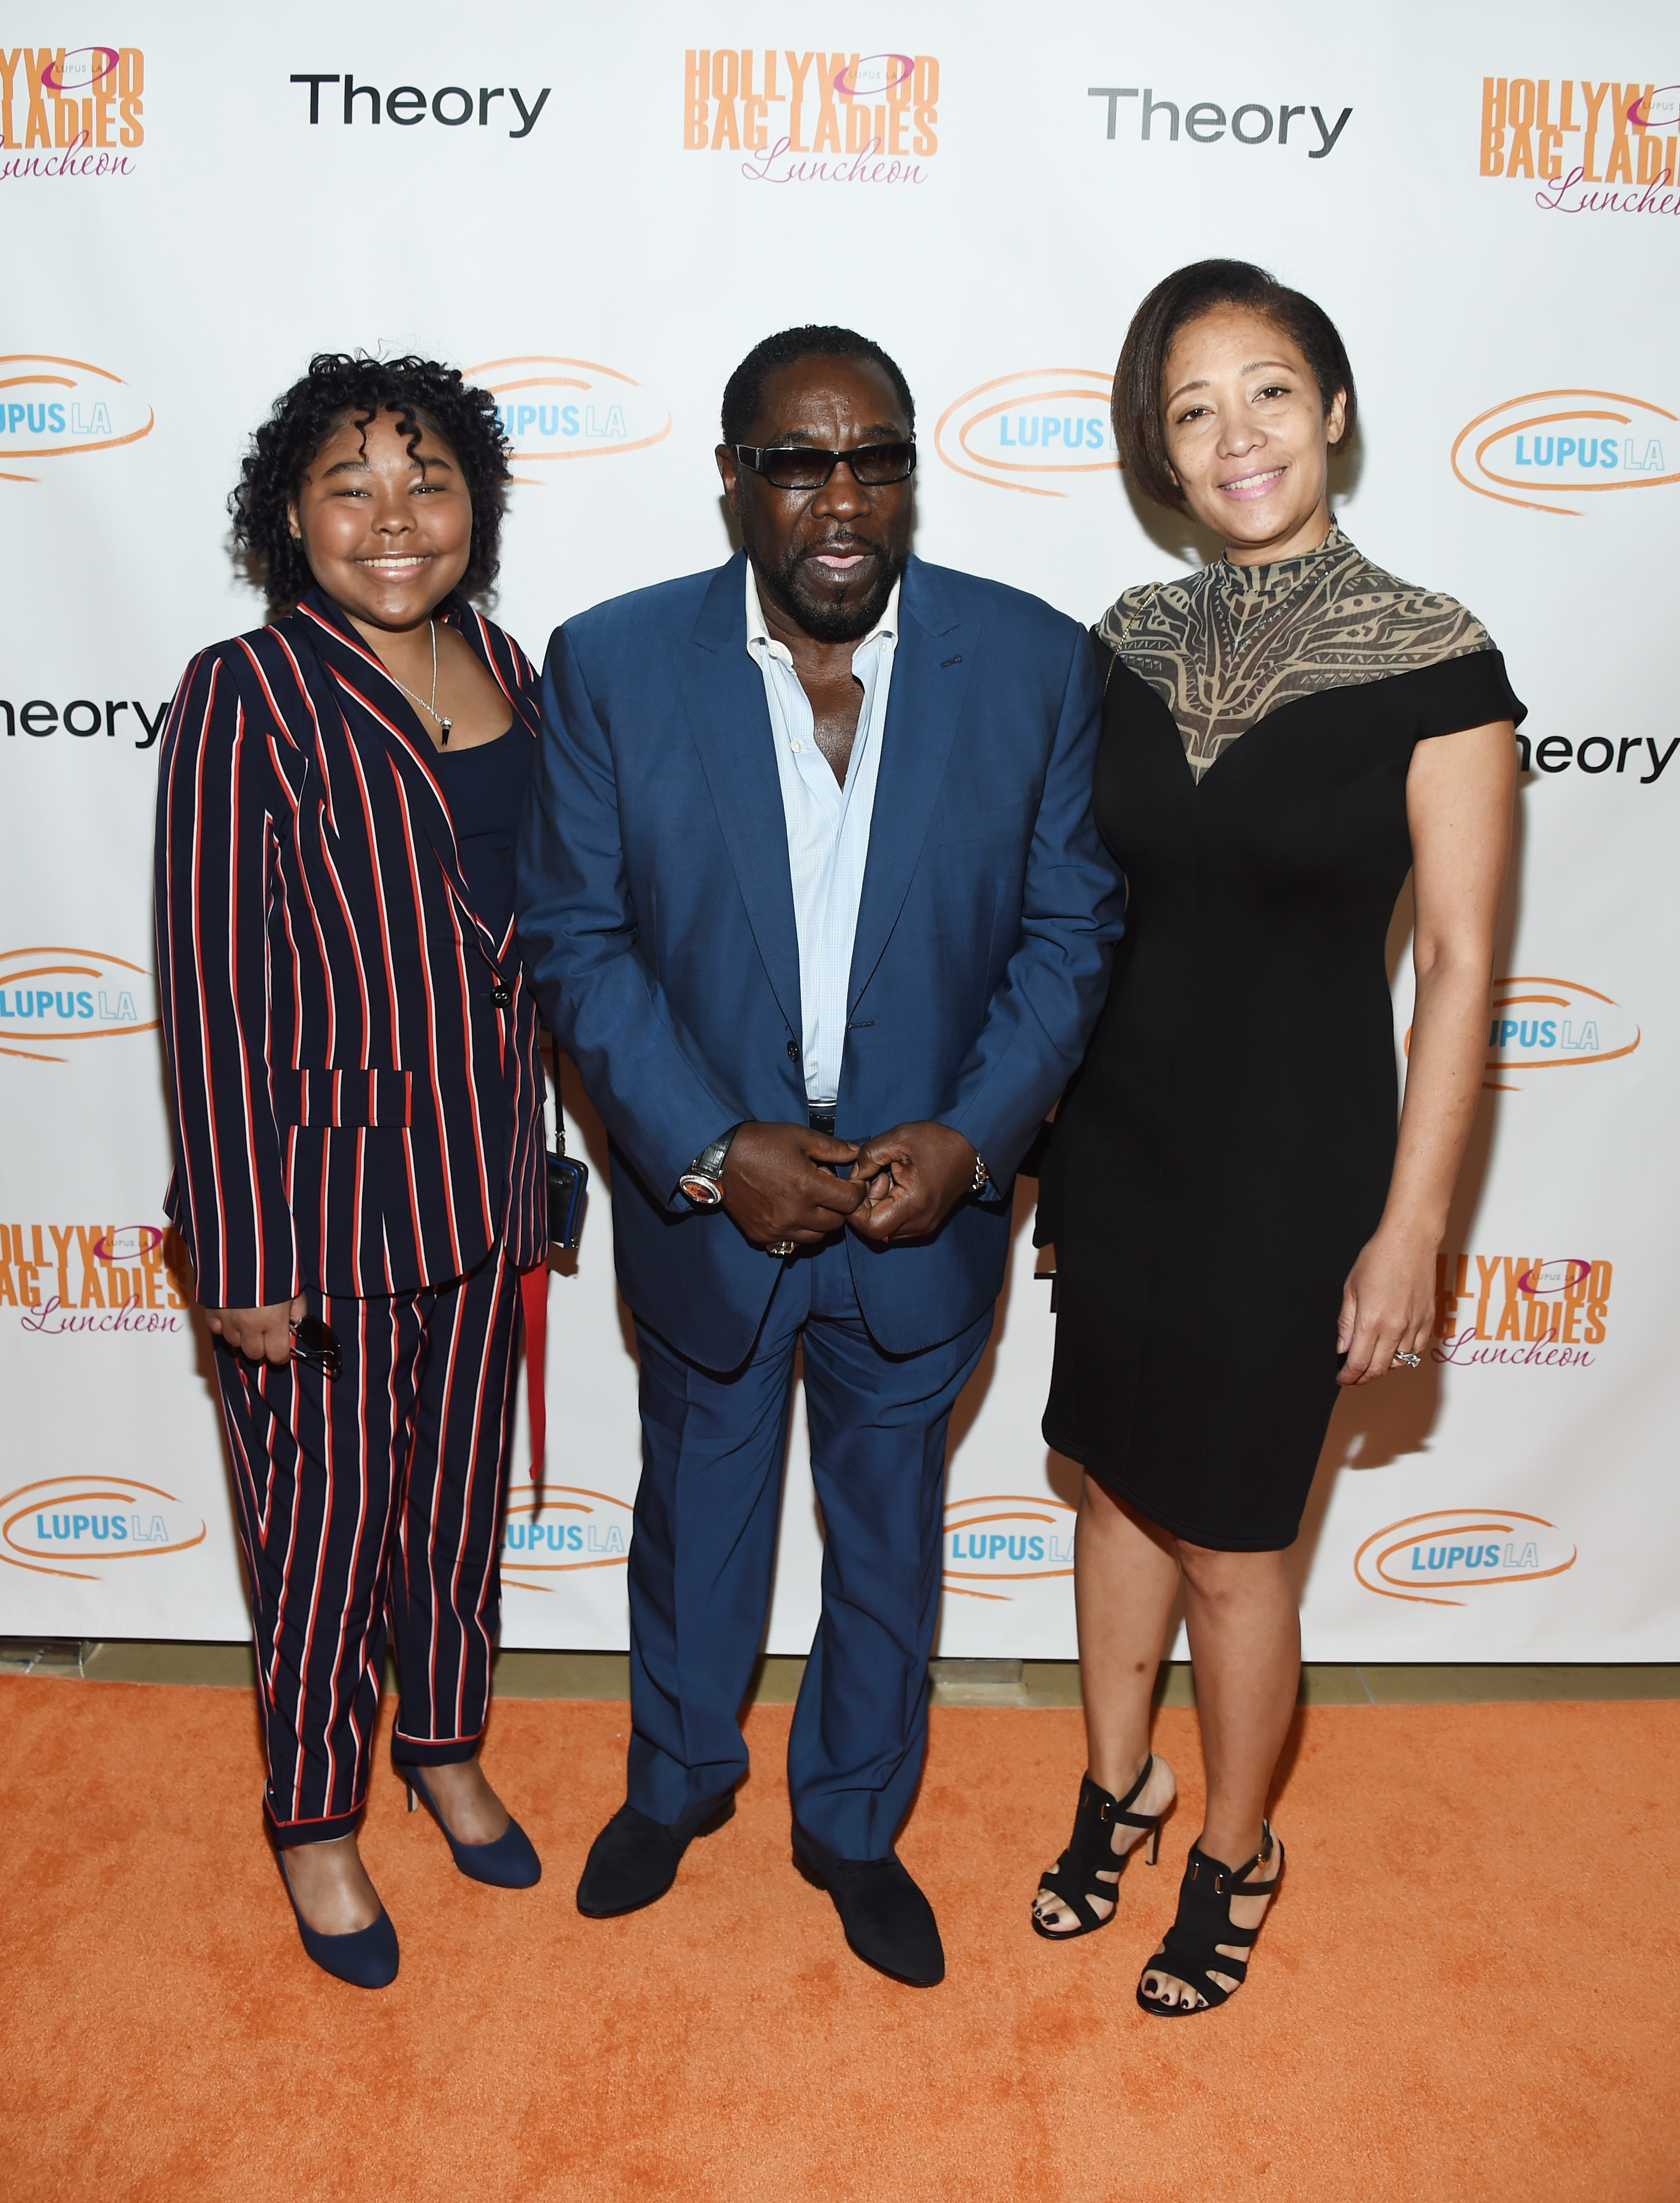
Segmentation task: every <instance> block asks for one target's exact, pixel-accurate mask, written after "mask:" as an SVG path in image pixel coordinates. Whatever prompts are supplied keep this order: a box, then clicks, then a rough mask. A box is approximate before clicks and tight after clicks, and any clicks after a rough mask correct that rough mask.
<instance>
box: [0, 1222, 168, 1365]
mask: <svg viewBox="0 0 1680 2203" xmlns="http://www.w3.org/2000/svg"><path fill="white" fill-rule="evenodd" d="M188 1276H189V1271H188V1267H187V1262H186V1250H185V1249H183V1248H182V1246H181V1244H180V1240H179V1238H178V1237H177V1236H176V1235H175V1232H174V1231H169V1230H166V1229H165V1228H164V1226H162V1225H158V1224H0V1308H15V1309H16V1310H17V1312H18V1317H19V1326H20V1328H21V1330H23V1331H26V1332H29V1333H30V1334H31V1335H32V1336H33V1337H35V1338H41V1337H46V1338H61V1337H62V1336H63V1335H64V1334H66V1333H67V1332H112V1331H121V1332H136V1331H142V1332H178V1331H181V1330H184V1329H185V1327H186V1317H185V1315H184V1314H180V1313H179V1311H180V1310H182V1309H184V1308H186V1304H187V1301H188V1299H189V1298H190V1296H191V1295H190V1289H189V1286H188V1283H187V1279H188Z"/></svg>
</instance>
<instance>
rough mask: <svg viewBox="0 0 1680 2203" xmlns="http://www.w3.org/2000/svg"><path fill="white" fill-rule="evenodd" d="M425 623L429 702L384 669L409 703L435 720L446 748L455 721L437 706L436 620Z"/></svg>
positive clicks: (439, 739) (442, 746) (440, 745)
mask: <svg viewBox="0 0 1680 2203" xmlns="http://www.w3.org/2000/svg"><path fill="white" fill-rule="evenodd" d="M426 625H427V627H428V628H429V629H430V631H431V637H432V700H431V702H430V703H428V702H427V701H426V700H425V698H424V697H423V696H417V695H416V694H415V693H414V691H413V690H412V689H411V688H410V687H409V685H408V683H407V682H405V681H397V676H396V675H395V674H394V673H393V672H392V671H391V669H390V667H389V666H388V665H387V666H386V668H385V670H386V673H387V676H389V678H390V679H391V680H393V681H397V686H398V688H400V689H401V690H402V692H403V694H404V695H405V696H406V697H407V698H408V700H409V701H410V702H411V703H413V704H417V705H418V706H420V709H421V710H422V711H423V712H426V713H427V714H428V716H429V717H430V718H434V719H435V720H436V721H437V726H438V744H439V747H441V748H442V749H446V750H447V748H448V747H449V729H451V728H452V727H453V725H454V724H455V722H454V721H453V719H446V718H443V717H442V716H441V713H440V712H439V711H438V708H437V622H436V621H435V620H428V621H427V623H426ZM381 663H383V660H382V661H381Z"/></svg>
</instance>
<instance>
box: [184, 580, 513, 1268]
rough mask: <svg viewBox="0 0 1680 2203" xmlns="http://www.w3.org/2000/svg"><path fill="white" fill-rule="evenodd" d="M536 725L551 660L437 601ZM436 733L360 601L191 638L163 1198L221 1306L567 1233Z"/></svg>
mask: <svg viewBox="0 0 1680 2203" xmlns="http://www.w3.org/2000/svg"><path fill="white" fill-rule="evenodd" d="M439 617H441V618H442V619H445V620H447V623H449V624H450V625H451V626H452V627H453V628H455V629H457V630H458V633H460V634H461V635H464V637H465V639H466V641H468V642H469V643H470V645H471V646H472V647H473V649H474V650H475V651H476V653H478V656H479V657H480V659H482V661H483V663H484V664H485V666H486V667H487V668H488V670H489V672H490V674H491V675H492V676H493V677H494V680H495V681H496V682H498V683H499V685H500V687H501V688H502V689H503V691H504V692H505V693H506V696H507V700H508V702H509V703H510V704H511V706H512V709H513V713H514V719H515V724H516V725H517V726H518V727H522V728H524V729H525V731H526V732H527V733H528V734H529V735H533V736H535V734H536V731H537V727H538V705H537V699H536V677H535V674H534V673H533V671H532V669H531V667H530V665H529V662H528V661H527V659H525V656H524V653H523V652H522V651H521V650H520V648H519V647H518V644H517V643H516V642H514V641H513V640H512V637H511V636H509V635H504V634H503V632H502V631H501V629H500V628H498V627H495V626H494V625H493V624H492V623H490V622H489V621H488V620H487V619H484V618H482V617H481V616H480V615H479V614H478V613H476V612H475V611H472V610H471V609H470V607H468V606H466V605H461V604H459V603H457V602H455V601H454V600H453V599H452V600H451V601H450V602H449V604H448V605H446V606H444V607H441V608H440V611H439ZM434 754H435V753H434V751H433V748H432V745H431V743H430V742H429V741H428V739H427V738H426V736H425V735H423V733H422V732H421V730H420V726H419V722H418V721H417V718H415V716H414V713H413V712H412V710H411V707H410V706H409V704H408V701H407V700H406V699H405V696H404V694H403V693H402V691H401V690H400V689H399V688H398V687H397V686H396V684H395V683H394V682H393V681H392V679H391V677H390V676H389V675H388V674H387V672H386V671H385V670H384V668H383V666H382V664H380V661H379V659H377V658H376V656H375V655H374V653H373V652H372V651H370V649H369V648H368V647H366V645H365V644H364V643H363V641H361V639H360V637H359V636H358V635H357V634H356V631H355V629H353V628H352V626H351V625H350V623H349V622H348V621H347V620H346V617H344V615H343V613H342V612H341V611H340V610H339V608H338V606H337V605H335V604H334V602H333V601H332V599H330V598H329V597H328V596H327V595H326V594H324V593H323V592H322V591H321V590H319V589H313V588H312V589H311V590H310V591H309V593H308V594H306V595H305V598H304V599H303V600H302V602H301V603H300V604H299V606H298V608H297V610H296V611H294V612H293V613H291V614H289V615H288V616H287V617H285V618H283V619H281V620H279V621H276V622H275V623H274V624H273V625H272V626H269V627H264V628H258V629H256V630H254V631H253V632H252V633H251V634H249V635H240V636H237V637H235V638H234V640H233V641H230V642H224V643H220V644H218V645H216V647H214V648H212V649H210V650H206V651H204V652H203V653H200V655H199V656H198V657H197V658H195V659H193V661H192V664H191V665H189V666H188V667H187V669H186V674H185V675H184V676H183V677H182V680H181V684H180V688H179V689H178V690H177V692H176V694H175V702H174V704H173V706H171V708H170V712H169V723H168V726H167V729H166V731H165V734H164V737H163V747H162V752H161V756H160V763H159V774H160V780H159V787H158V799H157V972H158V985H159V994H160V1001H161V1007H162V1012H163V1038H164V1045H165V1047H166V1048H167V1050H168V1053H169V1071H170V1075H171V1080H172V1084H173V1086H174V1092H175V1177H174V1178H173V1180H172V1181H171V1184H170V1187H169V1196H168V1201H167V1203H166V1206H167V1208H168V1211H169V1215H170V1217H171V1219H172V1220H173V1221H174V1222H175V1226H176V1227H177V1228H178V1230H179V1231H180V1234H181V1237H182V1238H183V1239H184V1240H185V1242H186V1249H187V1252H188V1254H189V1255H191V1257H192V1262H193V1265H194V1267H195V1269H196V1272H197V1276H198V1297H199V1300H200V1301H201V1302H203V1303H204V1305H205V1306H206V1307H209V1308H262V1307H268V1306H270V1305H272V1304H273V1303H274V1302H279V1301H284V1300H289V1299H290V1298H291V1297H292V1296H293V1295H294V1294H296V1293H298V1292H300V1291H302V1290H304V1288H305V1286H309V1285H313V1286H316V1287H318V1288H320V1289H321V1290H323V1291H327V1292H332V1293H348V1294H352V1295H355V1296H362V1297H366V1296H372V1295H376V1294H383V1293H393V1292H404V1291H409V1290H413V1289H414V1288H416V1287H417V1286H420V1285H435V1284H441V1283H442V1282H443V1281H444V1280H445V1279H449V1278H454V1277H459V1276H461V1275H462V1274H463V1273H464V1272H466V1271H468V1270H470V1268H472V1267H473V1266H474V1264H475V1263H476V1262H477V1261H479V1260H480V1258H481V1257H482V1255H485V1254H486V1253H487V1252H488V1249H490V1247H491V1246H492V1245H493V1244H494V1243H495V1241H496V1240H497V1239H498V1238H499V1237H506V1243H507V1250H508V1254H509V1255H510V1257H511V1259H512V1261H513V1262H514V1263H515V1264H516V1265H517V1266H518V1267H521V1268H525V1267H530V1266H531V1265H533V1264H535V1263H537V1262H539V1261H541V1260H542V1259H543V1257H544V1254H545V1252H546V1247H547V1194H546V1184H545V1178H544V1165H543V1153H542V1148H543V1138H542V1102H543V1092H544V1089H543V1080H542V1066H541V1058H540V1056H539V1054H538V1028H537V1014H536V1007H535V999H534V997H533V996H532V995H531V992H530V989H529V986H528V985H527V984H526V982H525V976H524V970H523V968H522V966H521V964H520V960H519V955H518V949H517V948H516V946H515V944H514V939H513V929H512V924H509V926H508V928H507V930H506V934H505V936H503V937H502V938H501V939H500V940H496V939H494V937H493V936H492V935H491V934H490V932H489V931H488V929H487V928H486V927H485V926H484V925H483V924H482V923H481V921H480V920H479V918H478V917H477V916H476V913H475V912H474V910H473V907H472V901H471V897H470V894H469V892H468V889H467V885H466V881H465V879H464V876H463V873H462V870H461V862H460V854H459V852H458V848H457V847H456V842H455V833H454V828H453V824H451V820H450V816H449V807H448V805H447V801H446V800H445V797H444V794H443V790H442V788H441V785H440V783H439V781H438V777H437V776H436V774H435V772H434V771H433V769H432V762H431V760H432V758H433V756H434Z"/></svg>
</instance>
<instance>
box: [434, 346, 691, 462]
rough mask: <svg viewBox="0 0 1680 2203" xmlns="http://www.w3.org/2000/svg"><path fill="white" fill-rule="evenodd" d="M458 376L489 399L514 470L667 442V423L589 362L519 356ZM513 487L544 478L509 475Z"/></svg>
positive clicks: (627, 382)
mask: <svg viewBox="0 0 1680 2203" xmlns="http://www.w3.org/2000/svg"><path fill="white" fill-rule="evenodd" d="M465 373H466V380H467V381H469V382H476V383H478V384H479V385H481V386H482V387H483V388H484V389H486V390H488V391H489V392H490V393H492V394H493V396H494V399H495V400H496V410H497V413H498V415H499V416H500V420H501V426H502V434H504V435H505V436H506V438H507V440H508V441H509V443H510V444H511V445H512V450H511V451H510V452H509V453H508V458H509V459H510V460H511V461H512V464H513V465H514V466H515V467H516V468H517V467H522V466H532V465H536V466H541V465H542V464H545V463H547V462H548V461H552V460H554V459H585V458H611V457H612V456H613V455H614V454H616V453H618V452H643V451H646V450H647V448H648V446H649V445H650V444H658V443H661V442H663V441H664V440H665V437H667V436H668V435H669V434H671V415H670V413H669V412H668V411H667V410H666V409H665V406H663V405H660V402H659V400H658V399H656V398H654V396H653V395H652V393H650V392H648V391H647V390H644V389H643V388H642V385H641V384H640V383H639V382H637V381H636V380H635V378H634V377H633V376H631V375H624V374H622V373H621V372H620V371H619V369H617V368H616V367H602V366H601V365H600V363H599V362H598V361H596V360H592V359H566V358H562V357H559V355H557V354H555V353H553V352H521V353H519V354H518V355H517V356H516V357H513V358H511V359H487V360H485V361H484V362H483V363H482V365H480V366H478V367H470V368H468V369H466V371H465ZM513 479H514V481H521V482H524V483H525V484H526V485H527V486H528V487H529V486H530V485H532V484H535V483H541V481H544V480H546V479H547V477H545V476H544V475H521V474H516V475H514V477H513Z"/></svg>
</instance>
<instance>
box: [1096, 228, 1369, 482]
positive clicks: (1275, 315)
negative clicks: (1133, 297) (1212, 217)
mask: <svg viewBox="0 0 1680 2203" xmlns="http://www.w3.org/2000/svg"><path fill="white" fill-rule="evenodd" d="M1220 306H1246V307H1247V308H1248V309H1249V310H1251V312H1253V313H1257V314H1259V315H1261V316H1263V317H1264V319H1265V320H1267V321H1269V322H1271V324H1272V326H1273V327H1274V328H1275V329H1277V330H1278V331H1279V332H1280V333H1281V334H1282V335H1284V336H1286V337H1287V338H1288V340H1289V341H1290V342H1291V343H1292V344H1293V346H1295V348H1296V350H1297V351H1298V352H1299V353H1300V355H1301V357H1303V358H1304V360H1305V361H1306V363H1307V365H1308V366H1309V367H1310V369H1312V375H1313V380H1314V381H1315V382H1316V383H1317V385H1318V394H1319V397H1320V398H1321V399H1322V400H1323V404H1324V410H1325V412H1326V413H1327V414H1328V412H1329V410H1330V408H1331V406H1332V405H1333V404H1334V402H1335V397H1336V393H1337V392H1338V391H1340V392H1341V393H1342V394H1343V396H1344V398H1345V399H1346V409H1347V410H1346V419H1345V421H1344V422H1343V424H1342V432H1341V435H1340V438H1339V440H1338V442H1337V445H1336V446H1335V448H1337V449H1338V450H1346V447H1347V442H1348V440H1349V438H1350V437H1351V436H1352V434H1353V422H1354V418H1355V415H1356V411H1357V405H1358V401H1357V399H1356V398H1355V396H1354V390H1353V369H1352V368H1351V367H1350V366H1349V365H1348V362H1347V352H1346V348H1345V346H1343V344H1342V340H1341V339H1340V336H1339V335H1338V334H1337V333H1336V325H1335V323H1334V322H1333V321H1332V320H1331V319H1330V316H1328V314H1327V313H1326V312H1325V310H1324V309H1323V308H1322V306H1321V305H1318V304H1316V303H1315V302H1314V301H1313V300H1312V299H1310V298H1307V297H1305V296H1304V294H1303V293H1302V292H1299V291H1291V290H1289V289H1287V288H1286V286H1284V285H1283V284H1281V283H1280V282H1279V281H1277V279H1276V277H1275V276H1274V275H1268V274H1267V272H1266V270H1265V269H1263V268H1257V267H1255V265H1254V264H1253V263H1252V262H1251V261H1248V260H1198V261H1196V262H1195V263H1193V264H1192V266H1191V267H1188V268H1180V269H1178V271H1177V272H1176V273H1175V274H1174V275H1168V277H1167V278H1166V280H1165V281H1163V282H1160V283H1157V284H1156V286H1155V288H1154V289H1153V290H1152V291H1151V292H1150V294H1149V296H1148V298H1145V300H1144V302H1143V304H1142V305H1140V306H1139V309H1138V310H1137V312H1136V313H1135V314H1133V316H1132V326H1131V328H1129V329H1127V332H1126V342H1125V345H1124V346H1122V347H1121V355H1120V365H1119V366H1118V367H1117V368H1116V369H1115V389H1114V405H1113V408H1112V417H1113V420H1114V427H1115V442H1116V443H1117V444H1118V445H1119V446H1120V458H1121V465H1122V466H1124V467H1125V468H1126V469H1127V470H1128V472H1129V473H1130V474H1131V475H1132V476H1133V480H1134V481H1136V482H1137V485H1138V487H1139V489H1140V490H1142V492H1143V493H1144V494H1145V497H1148V498H1151V499H1153V500H1154V502H1155V503H1156V505H1166V506H1168V508H1169V509H1170V510H1171V511H1175V512H1181V511H1183V510H1184V492H1183V491H1182V490H1181V489H1180V487H1179V486H1178V483H1177V482H1176V481H1174V478H1173V470H1172V464H1171V462H1170V461H1169V460H1168V457H1167V432H1166V423H1165V422H1164V421H1163V420H1162V405H1161V397H1162V377H1163V375H1165V373H1166V369H1167V355H1168V352H1169V351H1171V350H1172V345H1173V339H1174V337H1175V336H1176V335H1177V334H1178V333H1179V331H1180V329H1181V328H1184V327H1185V325H1186V322H1193V321H1197V320H1199V318H1200V317H1201V316H1202V315H1204V314H1207V313H1211V312H1213V311H1214V310H1215V309H1216V308H1217V307H1220Z"/></svg>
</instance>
